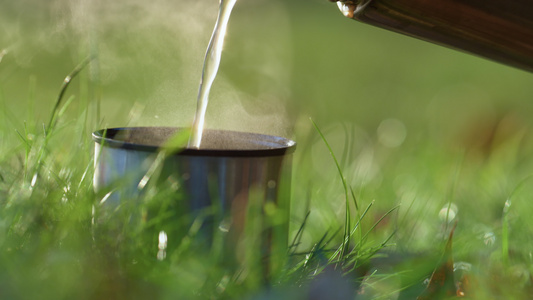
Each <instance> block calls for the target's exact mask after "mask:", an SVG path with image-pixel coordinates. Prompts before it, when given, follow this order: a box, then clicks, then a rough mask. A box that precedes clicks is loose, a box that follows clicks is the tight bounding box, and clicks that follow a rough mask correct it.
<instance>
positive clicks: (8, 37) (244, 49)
mask: <svg viewBox="0 0 533 300" xmlns="http://www.w3.org/2000/svg"><path fill="white" fill-rule="evenodd" d="M3 6H4V7H3V10H2V11H0V51H1V50H2V49H6V52H7V53H8V54H7V55H5V57H4V59H3V61H2V67H4V68H7V67H10V66H9V63H13V61H14V63H15V64H16V67H15V66H12V65H11V68H13V69H15V68H17V69H21V68H22V69H24V68H27V69H28V74H30V72H32V73H34V74H37V75H36V77H37V78H36V80H37V82H38V84H39V86H40V87H41V90H40V93H39V95H40V96H41V97H43V98H46V99H54V96H53V95H55V93H57V86H58V84H59V83H60V82H61V80H62V78H64V76H65V74H68V71H70V70H71V69H72V66H74V65H76V64H77V63H78V62H79V61H81V60H82V59H83V58H84V57H85V56H87V55H89V54H93V53H97V54H98V62H97V64H98V68H97V70H98V72H92V73H91V72H88V73H89V74H90V77H91V78H92V80H94V82H97V83H98V84H99V85H100V86H101V92H100V94H101V97H102V116H103V118H104V120H105V126H109V127H112V126H126V125H128V126H160V125H163V126H190V124H192V120H193V117H194V113H195V108H196V96H197V91H198V86H199V83H200V77H201V71H202V65H203V58H204V54H205V51H206V48H207V44H208V42H209V38H210V35H211V32H212V30H213V26H214V24H215V21H216V17H217V13H218V1H215V0H211V1H188V0H152V1H144V0H143V1H141V0H117V1H105V0H92V1H86V0H52V1H40V0H25V1H10V2H9V3H8V4H5V5H3ZM288 28H289V19H288V14H287V12H286V11H285V8H284V7H283V3H282V1H271V0H255V1H239V2H238V3H237V5H236V7H235V9H234V12H233V14H232V19H231V20H230V26H229V31H228V33H227V39H228V40H227V41H226V43H225V49H224V53H223V54H222V55H223V59H222V60H223V63H222V66H221V69H220V71H219V75H218V77H217V79H216V81H215V84H214V86H213V90H212V95H211V97H210V98H211V101H210V104H209V107H208V111H207V115H206V128H217V129H232V130H241V131H254V132H260V133H271V134H281V135H286V133H287V132H288V128H289V127H290V125H289V123H290V122H289V121H287V120H288V117H287V115H286V109H285V108H286V107H287V105H288V104H287V103H288V100H289V99H290V80H289V79H290V69H288V66H290V63H291V52H290V50H291V48H290V45H291V43H290V36H289V33H288V32H290V31H289V30H288ZM43 61H47V62H49V65H50V66H49V69H47V70H40V71H38V72H35V71H33V69H31V68H34V67H36V66H38V65H39V64H42V62H43ZM12 73H13V72H12ZM55 73H57V75H55ZM17 74H20V76H21V77H20V79H17V80H20V81H25V82H27V77H29V75H27V74H25V73H22V72H18V73H17ZM52 74H54V76H55V77H54V76H52ZM84 75H85V76H86V74H84ZM23 76H27V77H26V78H24V77H23ZM13 80H14V79H13ZM43 89H49V90H43ZM8 92H9V91H8ZM48 94H49V96H47V95H48Z"/></svg>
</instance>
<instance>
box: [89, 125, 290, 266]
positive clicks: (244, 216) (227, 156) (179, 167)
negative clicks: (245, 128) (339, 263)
mask: <svg viewBox="0 0 533 300" xmlns="http://www.w3.org/2000/svg"><path fill="white" fill-rule="evenodd" d="M181 130H182V129H179V128H169V127H136V128H112V129H105V130H99V131H96V132H94V133H93V139H94V140H95V142H96V143H95V174H94V187H95V190H96V191H97V192H99V193H102V194H105V193H107V192H108V191H109V192H110V193H108V195H107V196H106V199H105V201H106V205H111V206H113V205H118V204H121V203H123V202H124V201H135V199H138V198H139V196H140V194H142V193H143V186H144V184H146V182H145V181H146V179H147V176H148V175H150V174H149V173H150V172H151V168H153V166H154V164H155V163H157V159H158V158H157V156H158V151H159V149H160V148H159V147H160V146H161V145H162V144H163V143H164V142H165V141H167V140H168V139H169V138H170V137H172V136H174V135H175V134H177V133H178V132H179V131H181ZM295 147H296V145H295V143H294V142H293V141H291V140H288V139H285V138H282V137H276V136H270V135H261V134H255V133H244V132H235V131H223V130H205V131H204V134H203V138H202V147H201V148H200V149H184V150H181V151H179V152H178V153H175V154H172V155H169V156H167V157H165V158H164V160H163V162H162V163H161V164H162V165H161V170H160V173H159V176H158V180H157V181H158V182H163V183H167V184H168V183H169V182H171V183H172V186H174V187H175V194H176V199H177V200H176V201H181V202H180V203H181V204H180V205H179V206H177V207H179V209H180V210H182V213H183V214H182V215H183V216H185V215H189V216H191V215H192V216H193V217H194V216H197V215H198V214H200V212H202V211H205V210H206V209H209V208H210V207H216V213H215V214H214V215H211V216H210V217H208V218H205V219H204V225H203V226H202V227H203V229H202V230H201V231H202V232H203V235H204V236H207V240H208V243H210V242H211V240H212V237H213V236H214V235H216V234H217V231H221V232H223V233H224V239H225V245H226V246H225V251H226V253H230V256H232V257H233V259H234V260H235V261H239V260H240V258H239V257H245V256H246V255H244V253H245V252H247V251H255V252H256V253H261V254H260V256H262V257H261V260H263V261H264V260H265V257H268V259H267V260H268V266H266V269H267V270H265V271H266V272H267V273H269V274H271V273H272V272H273V271H275V270H276V269H279V268H281V267H282V266H281V265H282V264H283V259H282V257H285V256H286V251H287V244H288V220H289V207H290V203H289V202H290V201H289V200H290V180H291V161H292V153H293V152H294V150H295ZM148 177H149V176H148ZM119 185H120V186H121V187H122V188H121V189H120V191H115V192H114V193H111V191H112V190H113V188H114V186H119ZM102 191H103V192H102ZM178 195H179V196H178ZM178 199H181V200H178ZM251 228H254V229H253V230H252V229H251ZM257 237H259V238H258V239H257ZM254 238H255V240H256V242H255V244H257V247H260V248H259V249H255V250H254V249H241V248H239V245H240V244H245V245H246V246H247V247H248V248H249V246H250V245H252V244H254V242H250V240H254ZM243 239H247V242H245V243H243ZM256 250H259V251H256ZM274 256H275V257H278V258H276V259H273V258H272V257H274Z"/></svg>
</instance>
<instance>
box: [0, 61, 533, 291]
mask: <svg viewBox="0 0 533 300" xmlns="http://www.w3.org/2000/svg"><path fill="white" fill-rule="evenodd" d="M88 63H89V60H85V61H84V62H83V63H82V65H81V66H84V65H87V64H88ZM80 71H81V67H80V66H79V67H76V68H75V70H74V72H73V73H71V75H68V76H67V78H68V79H69V80H68V81H65V83H64V84H63V85H62V87H61V89H60V96H59V98H58V99H57V102H56V103H57V104H56V105H55V106H54V108H53V113H52V115H51V118H50V122H49V123H48V124H49V125H48V126H44V127H42V128H39V126H35V127H34V128H29V127H27V126H25V131H24V132H18V131H17V136H18V142H15V143H12V144H10V146H9V147H11V148H9V147H7V148H6V145H3V147H4V148H3V152H2V153H3V154H2V157H1V163H2V168H1V178H0V179H1V180H0V183H1V185H0V187H1V190H0V191H1V194H0V196H1V198H0V201H1V203H2V207H1V209H0V219H1V220H2V222H1V224H0V237H1V239H0V240H1V245H0V247H1V249H2V251H1V256H0V264H1V265H2V268H1V270H2V271H1V272H0V277H1V278H2V280H1V282H2V289H1V292H0V293H1V295H2V297H4V298H11V299H17V298H40V299H48V298H50V299H52V298H53V299H59V298H80V299H84V298H86V299H96V298H97V299H102V298H106V299H108V298H125V299H126V298H127V299H137V298H139V299H142V298H147V297H152V298H159V299H166V298H176V297H178V298H187V299H193V298H199V299H205V298H221V299H225V298H230V299H235V298H260V299H264V298H268V299H271V298H272V299H274V298H275V299H279V298H284V297H285V298H287V299H288V298H291V299H294V298H298V297H300V298H301V299H307V298H309V297H312V296H316V295H322V296H321V297H323V298H326V297H327V295H335V297H340V298H355V297H356V295H357V299H359V298H362V299H396V298H399V299H415V298H416V297H417V296H418V295H420V293H421V292H422V291H423V289H424V283H423V281H424V279H427V278H428V277H429V276H430V275H431V273H432V271H433V269H434V268H435V267H436V266H437V263H438V260H439V257H440V256H441V255H442V253H443V252H444V243H445V240H444V237H446V235H447V233H446V232H447V230H448V229H449V227H451V226H448V224H449V223H450V222H452V221H455V222H457V220H458V224H459V225H458V228H457V231H458V232H457V233H456V242H455V245H456V246H455V248H454V254H455V260H456V274H458V275H457V276H459V274H460V272H462V273H461V274H463V275H464V276H466V277H465V278H468V282H471V286H469V287H468V288H467V289H466V294H467V298H468V299H487V298H505V299H526V297H527V295H529V294H530V293H531V271H532V270H531V252H530V248H529V245H530V243H529V239H528V238H527V236H528V235H529V234H530V233H531V230H532V229H531V228H532V227H529V226H528V225H529V223H530V221H529V217H528V215H529V214H528V212H530V210H531V208H530V206H529V205H528V204H527V201H528V199H529V195H530V193H529V189H528V188H529V186H528V182H529V178H530V177H526V178H525V179H523V180H522V181H521V182H518V183H516V182H515V181H514V180H511V179H512V178H520V177H521V175H520V174H521V173H520V172H517V173H516V174H515V173H513V171H515V169H517V170H519V169H520V166H521V164H522V163H525V162H526V161H527V158H523V159H526V161H524V160H521V161H520V164H519V163H518V158H517V157H516V156H515V155H516V152H517V150H518V149H517V147H519V146H518V145H519V144H511V145H504V146H502V148H498V149H494V150H493V152H492V153H491V156H487V157H485V158H484V159H483V160H481V161H478V160H472V161H474V162H473V163H470V162H468V160H467V159H465V157H464V156H463V158H461V159H456V158H455V157H452V158H450V157H447V155H449V154H448V153H444V152H439V151H429V149H432V150H435V149H434V148H431V147H432V146H431V145H426V147H429V148H427V149H424V148H418V149H413V150H412V151H415V153H419V154H417V155H418V157H419V158H420V160H418V161H414V162H412V164H407V165H404V166H403V168H402V169H401V170H399V172H402V173H403V174H411V176H421V178H420V179H418V178H417V180H415V181H409V180H404V181H401V180H400V181H399V182H396V183H395V184H396V185H397V189H399V190H398V191H397V193H398V194H397V197H400V198H401V200H399V201H398V202H397V203H396V204H394V205H391V206H389V204H387V203H391V201H382V199H373V200H370V201H369V196H368V195H370V194H374V195H376V196H377V195H379V194H380V190H381V188H379V187H378V188H377V189H376V190H373V191H371V192H369V191H368V189H372V185H371V184H369V183H367V186H366V187H365V186H363V185H362V183H361V182H355V184H352V183H351V182H353V181H350V180H349V179H348V178H347V177H346V175H345V172H346V171H347V170H350V163H351V162H352V160H353V158H351V157H350V155H349V154H348V153H349V152H350V151H347V150H346V149H344V151H342V153H343V157H342V159H341V160H338V159H337V157H336V155H335V153H334V150H333V149H332V147H331V145H330V143H329V142H328V139H327V134H326V133H324V132H323V131H322V130H321V129H320V127H319V126H318V125H317V124H315V123H314V122H312V121H311V123H312V124H313V126H314V127H315V130H316V131H315V132H314V133H312V135H314V136H315V139H316V141H314V142H310V145H311V147H322V148H323V149H322V151H324V150H325V151H326V152H327V153H328V156H329V158H328V157H327V156H326V157H323V159H326V158H327V159H328V160H330V162H329V163H328V164H330V165H331V166H332V168H331V169H329V171H331V172H332V173H328V174H329V175H328V176H331V181H330V182H329V183H331V184H332V186H330V187H329V188H331V190H335V188H334V187H333V186H337V188H340V189H341V192H340V193H338V194H337V195H338V196H340V198H341V199H342V200H340V199H334V198H328V197H326V198H323V196H324V194H323V193H321V192H320V189H322V188H323V187H322V186H320V185H319V187H315V188H314V189H313V188H311V190H310V192H309V195H308V204H306V205H304V206H302V205H298V204H297V203H298V200H300V199H298V198H295V199H293V202H294V204H293V211H292V214H293V218H294V220H292V222H293V224H294V226H292V227H291V228H292V229H291V232H293V234H292V237H291V241H292V242H291V246H290V248H289V250H288V252H287V254H286V255H287V257H286V261H287V264H286V265H285V267H284V269H283V271H282V272H281V273H280V274H278V275H279V276H277V277H275V278H270V279H268V280H267V281H265V278H264V277H263V276H264V275H262V273H261V272H258V271H257V270H261V265H260V263H258V262H257V261H256V260H249V261H247V262H245V263H244V265H242V264H241V265H238V266H236V265H231V264H227V257H224V256H223V255H221V253H222V252H221V249H220V247H219V246H217V243H214V244H211V245H210V246H209V245H208V244H206V243H205V242H202V240H201V239H200V240H198V237H197V234H198V232H199V229H200V227H201V224H202V222H203V217H202V216H199V217H197V218H196V219H191V218H188V217H187V216H183V215H182V216H179V217H178V216H177V215H175V212H173V210H170V209H169V207H172V206H173V205H174V204H173V203H172V201H171V200H169V199H172V197H169V195H170V194H173V193H175V191H174V190H173V189H171V188H170V187H165V186H162V187H161V186H155V185H149V186H150V187H149V188H151V189H152V190H151V191H150V192H147V193H145V195H144V196H139V197H141V199H138V200H135V199H129V200H128V201H123V202H122V203H121V205H120V206H118V207H117V208H115V209H114V210H113V211H111V212H109V211H107V210H106V208H105V203H104V204H101V199H102V197H104V195H103V194H95V193H94V192H93V187H92V181H91V178H92V172H93V167H92V165H93V159H94V158H93V157H91V156H88V155H87V153H91V151H92V150H91V148H92V143H91V142H90V141H88V140H87V139H86V138H85V137H81V136H77V140H75V141H78V143H74V144H72V143H70V142H69V141H64V140H63V139H62V138H61V137H62V136H76V135H77V134H78V133H79V132H83V128H87V127H90V126H89V125H88V124H85V122H87V120H88V118H85V117H84V116H83V115H82V116H80V117H79V118H78V120H77V121H75V122H73V121H71V120H67V116H66V115H65V112H66V111H67V107H68V105H69V104H70V103H72V101H74V100H73V99H74V97H71V98H69V99H68V100H67V101H65V102H64V103H63V94H64V92H65V90H66V88H67V87H68V82H70V80H73V79H75V78H74V77H75V75H76V74H77V73H78V72H80ZM61 104H62V105H61ZM4 114H9V112H7V111H4ZM14 119H15V118H14V117H10V116H8V115H6V120H12V121H13V120H14ZM12 121H11V122H12ZM54 125H57V126H54ZM4 126H8V127H11V126H12V125H11V124H10V123H7V125H4ZM180 140H183V141H181V142H180ZM185 140H186V139H180V138H179V137H177V138H176V139H175V140H173V141H171V142H170V143H169V144H168V145H167V148H164V149H165V151H163V152H162V155H163V156H164V155H166V154H165V153H166V152H169V151H170V152H172V151H174V150H175V148H176V147H178V146H179V145H180V144H182V143H183V142H184V141H185ZM12 145H14V146H12ZM304 145H305V144H304ZM348 145H349V143H346V144H345V147H348ZM300 147H301V146H300ZM372 147H375V148H377V147H379V146H378V145H373V146H372ZM508 147H510V148H508ZM74 148H75V149H76V151H73V149H74ZM513 148H514V149H513ZM6 149H10V150H9V151H6ZM508 153H511V154H508ZM309 154H312V151H311V152H309V153H302V154H301V155H300V156H297V158H298V159H299V160H297V161H296V162H295V166H294V168H295V171H296V175H295V178H294V181H295V184H294V189H295V192H294V194H295V195H297V194H298V193H299V192H300V191H301V190H302V186H299V184H301V182H305V181H308V182H310V183H309V184H312V185H316V184H320V183H316V182H313V181H310V180H309V179H310V178H308V177H303V180H302V176H305V175H304V174H305V173H309V170H306V165H308V164H307V163H306V161H308V160H309V159H312V158H309V157H307V155H309ZM356 154H359V153H356ZM463 155H468V154H463ZM509 155H513V156H514V157H509ZM509 159H511V160H515V161H516V162H515V164H514V167H513V166H511V167H509V166H508V165H506V164H502V162H504V163H508V162H509ZM427 165H429V166H430V167H431V168H426V166H427ZM450 165H451V166H452V167H451V168H450ZM156 169H157V168H156V166H155V169H154V168H152V169H150V171H149V174H147V176H148V177H151V176H152V175H154V173H156V172H157V171H156ZM473 170H475V172H474V171H473ZM323 171H324V172H328V170H323ZM335 173H336V176H334V175H335ZM443 174H449V175H443ZM503 174H506V175H507V176H508V177H509V180H508V181H506V182H505V186H504V187H513V186H514V188H513V189H512V190H511V192H509V193H508V199H505V198H502V200H500V199H499V198H497V197H495V198H494V200H493V203H492V205H491V204H490V203H484V202H481V201H477V202H476V203H471V204H469V203H468V202H471V201H472V200H471V199H475V198H476V197H479V196H480V195H479V193H480V190H482V189H487V190H490V189H491V188H493V186H492V185H493V183H494V182H495V181H497V180H500V179H501V176H502V175H503ZM334 177H337V179H333V178H334ZM446 177H448V178H449V180H451V183H450V184H449V185H445V186H444V187H443V186H442V185H440V183H441V181H442V178H446ZM400 178H402V177H400ZM404 179H405V178H404ZM390 180H391V179H390V178H389V177H388V176H387V174H383V178H381V181H382V182H383V183H386V184H388V182H389V181H390ZM398 180H399V179H398V177H396V178H395V179H394V180H393V181H398ZM383 183H382V185H383ZM408 183H409V184H408ZM325 186H327V185H325ZM472 187H480V189H474V188H472ZM304 189H309V187H308V188H305V187H304ZM365 190H366V191H365ZM481 192H483V191H481ZM357 194H359V196H356V195H357ZM439 194H440V195H439ZM325 195H326V196H327V195H330V196H333V195H335V194H334V193H332V192H327V193H326V194H325ZM436 195H437V196H436ZM427 197H430V198H431V202H432V203H424V202H427V201H428V200H427V199H428V198H427ZM489 200H491V199H489ZM138 201H141V202H140V203H142V205H136V204H133V203H139V202H138ZM379 202H385V203H386V204H380V205H377V204H378V203H379ZM393 202H394V201H393ZM439 203H440V204H441V207H442V209H441V213H440V217H438V216H439V214H438V206H437V207H436V206H435V204H437V205H438V204H439ZM480 203H484V204H483V206H484V207H477V205H479V204H480ZM387 206H388V207H387ZM341 207H342V209H340V210H339V208H341ZM435 207H436V208H437V209H435ZM457 207H465V211H464V212H463V211H457ZM498 207H499V211H498V210H496V211H494V209H495V208H498ZM469 209H470V211H468V210H469ZM443 211H444V213H443ZM317 212H318V213H317ZM474 212H476V214H474ZM147 213H148V215H149V217H148V218H146V216H147ZM339 213H341V214H343V217H342V218H338V216H339ZM436 213H437V214H436ZM484 213H485V214H492V215H490V216H482V215H480V214H484ZM298 216H303V219H299V217H298ZM482 224H483V225H482ZM163 229H164V230H165V231H162V230H163ZM161 232H166V234H168V236H169V237H170V239H169V242H168V243H169V244H168V247H167V246H166V243H167V241H166V240H165V242H164V243H165V247H163V248H161V246H159V247H158V243H159V245H160V243H161V241H159V242H158V239H159V236H160V234H161ZM489 233H490V234H489ZM178 236H179V237H181V238H179V239H177V240H176V239H174V240H173V239H172V237H178ZM215 239H216V238H215ZM250 246H251V245H244V248H248V247H250ZM163 250H164V253H161V251H163ZM457 266H463V267H462V268H460V267H457ZM456 280H459V279H458V278H456ZM494 280H498V284H494Z"/></svg>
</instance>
